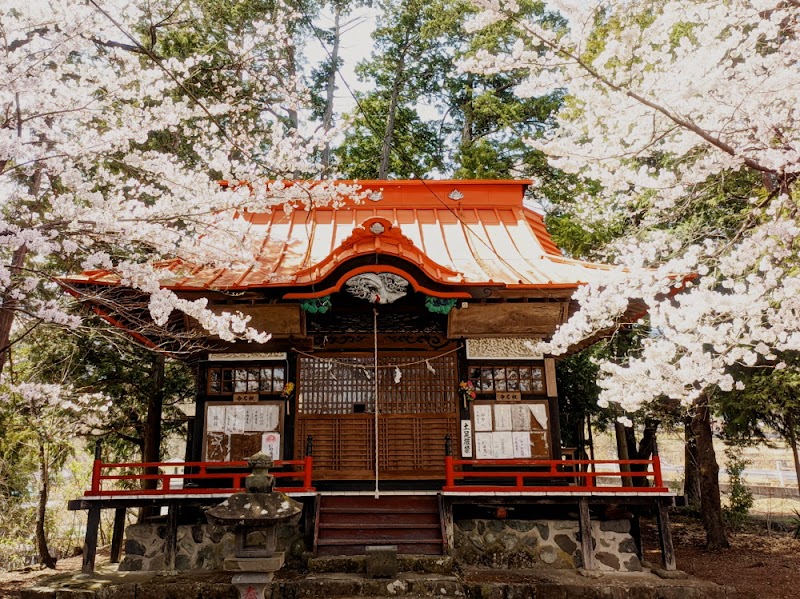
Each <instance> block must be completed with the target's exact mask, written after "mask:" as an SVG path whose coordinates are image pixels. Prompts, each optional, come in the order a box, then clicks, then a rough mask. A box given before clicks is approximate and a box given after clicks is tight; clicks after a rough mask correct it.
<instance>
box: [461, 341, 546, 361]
mask: <svg viewBox="0 0 800 599" xmlns="http://www.w3.org/2000/svg"><path fill="white" fill-rule="evenodd" d="M538 341H539V339H533V338H527V339H526V338H524V337H492V338H483V339H467V358H468V359H470V360H541V359H542V357H543V356H542V354H541V353H534V352H533V348H534V346H535V344H536V343H537V342H538Z"/></svg>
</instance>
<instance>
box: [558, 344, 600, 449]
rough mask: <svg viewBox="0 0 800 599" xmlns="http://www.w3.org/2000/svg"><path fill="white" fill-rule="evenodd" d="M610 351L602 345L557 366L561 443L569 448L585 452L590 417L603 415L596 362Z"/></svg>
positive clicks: (569, 358) (560, 362)
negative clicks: (587, 422) (586, 432)
mask: <svg viewBox="0 0 800 599" xmlns="http://www.w3.org/2000/svg"><path fill="white" fill-rule="evenodd" d="M606 351H607V349H606V347H605V344H604V343H600V344H598V345H595V346H593V347H591V348H589V349H586V350H584V351H582V352H578V353H576V354H573V355H572V356H569V357H568V358H564V359H563V360H559V361H558V363H557V364H556V380H557V384H558V408H559V418H560V425H561V440H562V444H563V445H564V446H565V447H577V448H578V449H579V450H580V449H585V447H584V444H585V442H586V440H585V439H584V438H583V437H584V435H583V430H584V424H585V422H586V416H587V415H592V416H595V417H597V416H598V415H599V414H600V413H601V412H602V410H601V408H600V407H599V406H598V405H597V398H598V396H599V394H600V387H598V385H597V364H596V363H595V361H594V360H595V359H596V358H597V357H599V356H600V355H602V354H604V352H606ZM605 419H606V420H607V418H605Z"/></svg>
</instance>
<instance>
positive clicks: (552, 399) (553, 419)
mask: <svg viewBox="0 0 800 599" xmlns="http://www.w3.org/2000/svg"><path fill="white" fill-rule="evenodd" d="M544 383H545V389H546V391H547V403H548V407H549V408H550V422H549V423H548V424H549V426H550V443H551V445H552V451H551V453H550V458H551V459H553V460H560V459H561V418H560V416H559V409H558V385H557V384H556V361H555V360H554V359H553V358H545V359H544Z"/></svg>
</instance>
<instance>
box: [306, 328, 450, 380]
mask: <svg viewBox="0 0 800 599" xmlns="http://www.w3.org/2000/svg"><path fill="white" fill-rule="evenodd" d="M375 337H376V338H377V331H376V332H375ZM375 345H376V346H377V341H376V342H375ZM462 347H464V346H463V345H459V346H458V347H454V348H453V349H449V350H447V351H446V352H443V353H441V354H436V355H435V356H431V357H429V358H422V359H421V360H414V361H413V362H398V363H396V364H380V365H377V364H376V366H375V368H376V369H377V368H403V367H404V366H415V365H417V364H425V363H427V367H428V370H431V371H432V372H433V373H435V372H436V370H434V369H433V366H431V364H430V361H431V360H436V359H438V358H443V357H444V356H449V355H450V354H453V353H455V352H457V351H458V350H460V349H461V348H462ZM292 351H293V352H295V353H297V354H298V355H300V356H304V357H306V358H312V359H314V360H319V361H321V362H325V363H326V364H330V365H332V366H333V365H336V366H342V367H344V368H357V369H359V370H363V369H364V367H363V366H361V365H359V364H351V363H350V362H343V361H341V360H337V359H335V358H321V357H320V356H317V355H314V354H310V353H308V352H304V351H302V350H299V349H297V348H295V347H293V348H292Z"/></svg>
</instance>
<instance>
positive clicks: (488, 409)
mask: <svg viewBox="0 0 800 599" xmlns="http://www.w3.org/2000/svg"><path fill="white" fill-rule="evenodd" d="M472 414H473V418H475V431H490V430H492V406H473V407H472Z"/></svg>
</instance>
